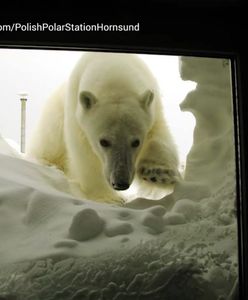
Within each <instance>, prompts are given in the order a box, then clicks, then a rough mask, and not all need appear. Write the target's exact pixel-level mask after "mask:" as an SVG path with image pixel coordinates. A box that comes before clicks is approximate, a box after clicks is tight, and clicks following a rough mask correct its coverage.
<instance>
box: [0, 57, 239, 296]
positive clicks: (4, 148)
mask: <svg viewBox="0 0 248 300" xmlns="http://www.w3.org/2000/svg"><path fill="white" fill-rule="evenodd" d="M181 75H182V78H183V79H184V80H194V81H196V82H197V87H196V90H195V91H193V92H191V93H189V94H188V95H187V97H186V98H185V100H184V102H183V103H182V105H181V108H182V109H183V110H187V111H191V112H192V113H193V114H194V116H195V118H196V128H195V131H194V144H193V147H192V149H191V150H190V153H189V155H188V157H187V166H186V170H185V175H184V180H183V181H181V182H178V183H177V184H176V186H175V188H174V192H173V193H172V194H170V195H167V196H165V197H164V198H162V199H160V200H152V199H150V200H149V199H141V198H137V199H135V200H134V201H131V202H128V203H127V204H126V206H123V207H122V206H115V205H110V204H104V203H103V204H100V203H96V202H92V201H90V200H86V199H83V200H81V199H76V198H75V197H74V196H72V194H71V190H72V189H73V185H72V183H71V182H69V181H68V180H67V178H66V177H65V176H64V174H63V173H62V172H61V171H59V170H57V169H56V168H54V167H46V166H42V165H40V164H38V163H36V162H35V161H27V160H25V158H24V157H23V156H22V155H20V154H19V153H18V152H17V151H15V150H14V148H12V147H11V146H9V145H8V144H7V143H6V141H5V140H4V139H3V138H0V166H1V168H0V266H1V268H0V299H5V300H7V299H8V300H11V299H21V300H22V299H23V300H24V299H25V300H28V299H30V300H31V299H32V300H36V299H46V300H49V299H58V300H62V299H74V300H76V299H96V300H100V299H102V300H103V299H115V300H117V299H142V300H143V299H144V300H156V299H166V300H167V299H169V300H170V299H173V300H175V299H179V300H180V299H183V300H185V299H186V300H187V299H199V300H200V299H202V300H210V299H211V300H214V299H216V300H217V299H228V295H229V294H230V293H233V289H235V286H236V283H235V282H236V279H237V273H238V262H237V260H238V258H237V253H238V252H237V221H236V216H235V197H236V193H235V191H236V180H235V158H234V133H233V122H232V105H231V103H232V99H231V95H232V93H231V82H230V66H229V64H228V61H226V60H223V59H210V58H191V57H182V58H181Z"/></svg>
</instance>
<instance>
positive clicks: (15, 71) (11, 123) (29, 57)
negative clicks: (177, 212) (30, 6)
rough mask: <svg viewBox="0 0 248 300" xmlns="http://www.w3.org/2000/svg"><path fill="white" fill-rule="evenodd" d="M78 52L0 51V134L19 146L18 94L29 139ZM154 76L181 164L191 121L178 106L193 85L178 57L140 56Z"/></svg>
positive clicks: (72, 65)
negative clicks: (25, 97) (22, 101)
mask: <svg viewBox="0 0 248 300" xmlns="http://www.w3.org/2000/svg"><path fill="white" fill-rule="evenodd" d="M81 55H82V52H79V51H55V50H19V49H18V50H15V49H0V92H1V98H0V105H1V106H0V134H1V135H2V136H3V137H5V138H8V139H12V140H14V141H15V142H16V143H18V144H19V143H20V111H21V110H20V108H21V106H20V101H19V96H18V94H19V93H23V92H25V93H28V101H27V119H26V139H28V138H29V137H30V135H31V132H32V129H33V128H34V126H35V122H36V121H37V120H38V117H39V114H40V111H41V108H42V105H43V104H44V102H45V100H46V99H47V98H48V96H49V95H50V94H51V92H52V91H53V90H54V89H56V87H57V86H58V85H60V84H61V83H62V82H63V81H65V80H66V79H67V78H68V76H69V74H70V72H71V70H72V68H73V67H74V65H75V64H76V62H77V60H78V59H79V58H80V56H81ZM140 56H141V57H142V58H143V59H144V60H145V62H146V63H147V65H148V66H149V67H150V69H151V71H152V72H153V73H154V75H155V77H156V78H157V80H158V83H159V85H160V88H161V92H162V95H163V99H164V101H165V102H164V103H165V113H166V117H167V120H168V123H169V126H170V127H171V130H172V134H173V135H174V138H175V141H176V143H177V145H178V148H179V153H180V157H181V160H182V161H185V157H186V155H187V153H188V151H189V149H190V147H191V145H192V138H193V129H194V125H195V120H194V118H193V116H192V114H191V113H189V112H181V111H180V108H179V104H180V103H181V102H182V101H183V99H184V97H185V96H186V94H187V93H188V92H189V91H190V90H192V89H194V88H195V83H194V82H190V81H182V80H181V78H180V74H179V67H178V57H177V56H165V55H140Z"/></svg>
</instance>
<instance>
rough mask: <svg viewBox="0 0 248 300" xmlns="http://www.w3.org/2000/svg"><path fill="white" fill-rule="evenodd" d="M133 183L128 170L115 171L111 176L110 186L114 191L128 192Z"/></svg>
mask: <svg viewBox="0 0 248 300" xmlns="http://www.w3.org/2000/svg"><path fill="white" fill-rule="evenodd" d="M131 182H132V178H131V176H129V174H128V172H127V170H124V169H122V170H118V171H117V172H115V171H113V172H112V174H111V176H110V184H111V186H112V188H113V189H115V190H117V191H123V190H127V189H128V188H129V186H130V184H131Z"/></svg>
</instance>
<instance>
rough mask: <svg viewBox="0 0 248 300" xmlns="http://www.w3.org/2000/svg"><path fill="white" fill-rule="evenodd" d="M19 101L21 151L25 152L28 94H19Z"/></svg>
mask: <svg viewBox="0 0 248 300" xmlns="http://www.w3.org/2000/svg"><path fill="white" fill-rule="evenodd" d="M19 96H20V101H21V152H22V153H24V152H25V139H26V102H27V100H28V99H27V96H28V94H26V93H23V94H19Z"/></svg>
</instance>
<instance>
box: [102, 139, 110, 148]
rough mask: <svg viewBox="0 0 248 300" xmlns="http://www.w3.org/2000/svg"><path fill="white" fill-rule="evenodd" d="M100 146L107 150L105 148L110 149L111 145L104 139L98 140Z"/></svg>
mask: <svg viewBox="0 0 248 300" xmlns="http://www.w3.org/2000/svg"><path fill="white" fill-rule="evenodd" d="M100 145H101V146H102V147H104V148H107V147H110V146H111V143H110V141H108V140H105V139H100Z"/></svg>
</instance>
